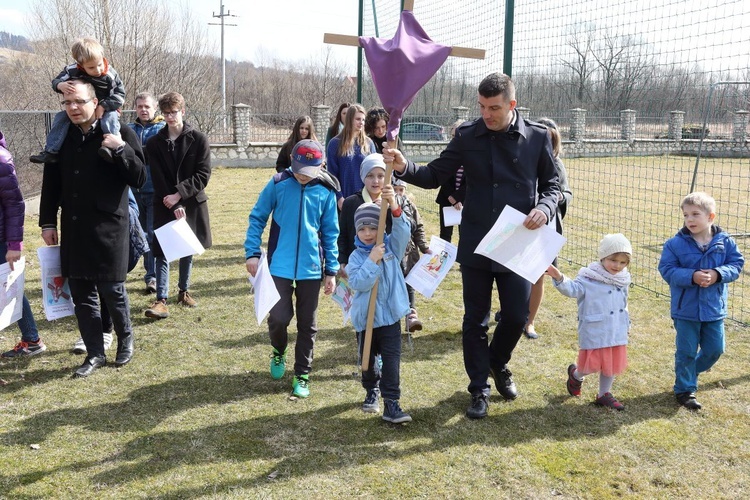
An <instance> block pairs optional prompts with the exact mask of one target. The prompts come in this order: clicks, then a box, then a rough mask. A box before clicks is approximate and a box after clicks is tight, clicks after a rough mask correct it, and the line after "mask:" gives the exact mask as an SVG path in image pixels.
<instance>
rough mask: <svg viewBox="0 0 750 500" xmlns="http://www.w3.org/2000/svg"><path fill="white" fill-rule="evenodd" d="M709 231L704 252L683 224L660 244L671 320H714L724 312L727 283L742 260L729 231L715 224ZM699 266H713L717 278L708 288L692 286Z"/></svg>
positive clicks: (725, 311) (702, 267) (703, 267)
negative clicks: (709, 237)
mask: <svg viewBox="0 0 750 500" xmlns="http://www.w3.org/2000/svg"><path fill="white" fill-rule="evenodd" d="M712 232H713V238H712V239H711V242H710V243H709V244H708V248H707V249H706V251H703V250H701V248H700V247H699V246H698V243H697V242H696V241H695V240H694V239H693V237H692V235H691V234H690V230H689V229H688V228H686V227H683V228H682V229H681V230H680V231H678V232H677V234H676V235H674V236H673V237H672V238H670V239H668V240H667V242H666V243H665V244H664V248H663V250H662V253H661V259H660V261H659V272H660V273H661V276H662V278H664V281H666V282H667V283H668V284H669V290H670V293H671V303H672V307H671V311H670V312H671V315H672V318H673V319H682V320H687V321H717V320H720V319H724V318H725V317H726V315H727V283H730V282H732V281H734V280H736V279H737V278H738V277H739V275H740V271H741V270H742V266H743V265H744V264H745V259H744V258H743V257H742V254H740V252H739V250H737V243H735V241H734V240H733V239H732V238H731V237H730V236H729V234H727V233H725V232H724V231H722V229H721V228H720V227H718V226H713V227H712ZM701 269H714V270H715V271H716V272H717V273H719V280H718V281H717V282H716V283H715V284H713V285H711V286H709V287H708V288H703V287H700V286H698V285H696V284H695V283H693V273H694V272H695V271H699V270H701Z"/></svg>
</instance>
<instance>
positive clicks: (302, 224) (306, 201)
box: [245, 168, 339, 280]
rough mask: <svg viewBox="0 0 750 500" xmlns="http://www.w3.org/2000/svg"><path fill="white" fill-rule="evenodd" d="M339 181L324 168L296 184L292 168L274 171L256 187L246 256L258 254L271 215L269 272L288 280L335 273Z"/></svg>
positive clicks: (336, 264) (337, 266)
mask: <svg viewBox="0 0 750 500" xmlns="http://www.w3.org/2000/svg"><path fill="white" fill-rule="evenodd" d="M336 184H338V183H337V182H336V181H335V180H333V182H332V179H331V177H330V176H328V175H327V174H326V173H325V172H323V171H321V175H320V176H319V177H318V178H316V179H313V180H312V181H310V182H308V183H307V184H300V183H299V182H297V179H296V178H295V177H294V174H293V173H292V169H291V168H287V169H286V170H284V171H283V172H279V173H278V174H276V175H274V176H273V178H272V179H271V180H270V181H269V182H268V184H266V187H264V188H263V191H261V193H260V196H259V197H258V201H257V202H256V203H255V206H254V207H253V209H252V211H251V212H250V217H249V221H250V223H249V226H248V228H247V237H246V239H245V259H249V258H250V257H260V256H261V251H260V244H261V237H262V236H263V230H264V229H265V227H266V223H267V222H268V217H269V216H270V215H271V214H272V213H273V218H272V219H271V230H270V234H269V237H268V262H269V265H270V270H271V275H273V276H276V277H279V278H286V279H290V280H312V279H318V280H319V279H320V277H321V273H322V270H323V266H324V265H325V274H326V275H327V276H335V275H336V273H337V272H338V270H339V262H338V247H337V245H336V240H337V239H338V237H339V219H338V213H337V209H336V189H335V185H336Z"/></svg>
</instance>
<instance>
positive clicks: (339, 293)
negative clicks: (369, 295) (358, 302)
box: [331, 278, 354, 325]
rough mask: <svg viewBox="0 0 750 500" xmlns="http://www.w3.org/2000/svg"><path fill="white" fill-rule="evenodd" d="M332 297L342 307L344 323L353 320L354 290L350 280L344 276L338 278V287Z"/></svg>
mask: <svg viewBox="0 0 750 500" xmlns="http://www.w3.org/2000/svg"><path fill="white" fill-rule="evenodd" d="M331 298H332V299H333V301H334V302H336V303H337V304H338V305H339V307H340V308H341V313H342V315H343V317H344V323H343V324H344V325H346V324H347V323H348V322H349V321H351V316H352V312H351V309H352V301H353V300H354V290H352V289H351V287H350V286H349V282H348V281H347V280H345V279H344V278H338V280H337V283H336V289H335V290H334V291H333V294H331Z"/></svg>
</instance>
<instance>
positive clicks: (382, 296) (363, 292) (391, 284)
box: [346, 212, 411, 332]
mask: <svg viewBox="0 0 750 500" xmlns="http://www.w3.org/2000/svg"><path fill="white" fill-rule="evenodd" d="M410 239H411V223H410V221H409V220H408V219H407V217H406V215H405V214H404V213H403V212H402V213H401V216H400V217H393V228H392V230H391V234H390V235H386V236H385V240H384V241H385V255H383V259H382V260H381V261H380V262H379V263H378V264H375V263H374V262H373V261H372V260H371V259H370V251H371V250H372V245H365V244H364V243H362V242H361V241H360V240H359V238H356V239H355V240H354V241H355V246H356V247H357V248H356V249H355V250H354V252H352V254H351V255H350V256H349V263H348V264H347V266H346V273H347V274H348V275H349V286H350V287H351V288H352V289H353V290H354V291H355V293H354V299H353V301H352V309H351V319H352V325H354V329H355V330H356V331H358V332H363V331H364V330H365V328H366V327H367V307H368V305H369V304H370V291H371V290H372V287H373V285H374V284H375V280H378V296H377V299H376V302H375V321H374V323H373V328H379V327H381V326H388V325H392V324H394V323H398V322H399V321H401V318H403V317H404V316H406V315H407V314H408V313H409V310H410V307H409V295H408V294H407V293H406V281H404V272H403V271H402V270H401V259H403V258H404V253H405V252H406V245H407V244H408V243H409V240H410Z"/></svg>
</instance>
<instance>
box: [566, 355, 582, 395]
mask: <svg viewBox="0 0 750 500" xmlns="http://www.w3.org/2000/svg"><path fill="white" fill-rule="evenodd" d="M576 368H578V366H576V364H575V363H573V364H571V365H570V366H568V382H567V383H566V384H565V385H566V386H567V388H568V394H570V395H571V396H576V397H578V396H580V395H581V385H582V384H583V380H578V379H577V378H576V377H575V375H573V372H575V371H576Z"/></svg>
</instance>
